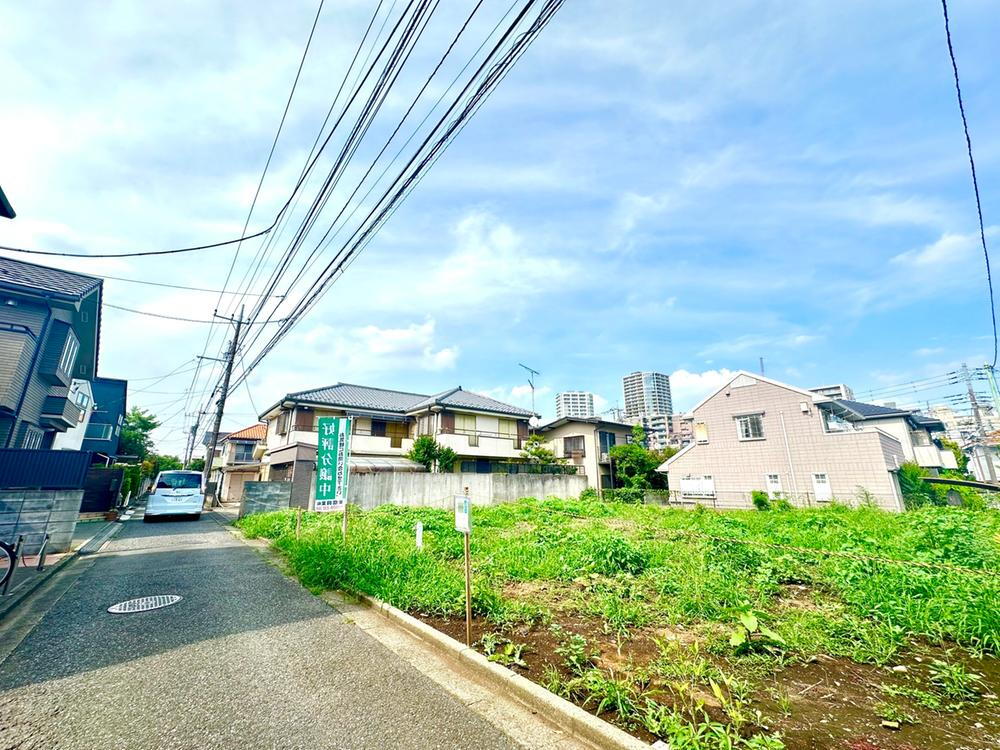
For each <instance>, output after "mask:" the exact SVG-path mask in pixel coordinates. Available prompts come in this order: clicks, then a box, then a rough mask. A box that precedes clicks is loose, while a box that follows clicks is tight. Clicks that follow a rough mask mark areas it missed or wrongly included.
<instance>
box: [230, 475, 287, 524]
mask: <svg viewBox="0 0 1000 750" xmlns="http://www.w3.org/2000/svg"><path fill="white" fill-rule="evenodd" d="M291 497H292V483H291V482H244V483H243V497H242V498H241V499H240V518H243V516H250V515H253V514H254V513H270V512H271V511H275V510H283V509H285V508H288V507H289V504H290V501H291Z"/></svg>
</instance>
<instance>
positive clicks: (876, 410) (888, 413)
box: [833, 398, 910, 419]
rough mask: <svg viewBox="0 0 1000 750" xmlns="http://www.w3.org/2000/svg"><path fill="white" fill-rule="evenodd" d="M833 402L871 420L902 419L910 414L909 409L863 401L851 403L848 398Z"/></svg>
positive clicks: (837, 399) (836, 399)
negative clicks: (874, 418)
mask: <svg viewBox="0 0 1000 750" xmlns="http://www.w3.org/2000/svg"><path fill="white" fill-rule="evenodd" d="M833 401H835V402H836V403H838V404H840V405H841V406H843V407H845V408H847V409H850V410H851V411H853V412H854V413H856V414H858V415H859V416H861V417H862V418H864V419H869V418H871V417H902V416H906V415H907V414H909V413H910V411H909V410H908V409H897V408H895V407H892V406H878V405H877V404H866V403H864V402H862V401H849V400H848V399H846V398H835V399H833Z"/></svg>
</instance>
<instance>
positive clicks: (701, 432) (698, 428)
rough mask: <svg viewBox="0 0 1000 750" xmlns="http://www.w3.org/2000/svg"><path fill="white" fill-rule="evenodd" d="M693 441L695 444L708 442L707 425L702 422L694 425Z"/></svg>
mask: <svg viewBox="0 0 1000 750" xmlns="http://www.w3.org/2000/svg"><path fill="white" fill-rule="evenodd" d="M694 441H695V442H696V443H707V442H708V425H707V424H705V423H704V422H695V423H694Z"/></svg>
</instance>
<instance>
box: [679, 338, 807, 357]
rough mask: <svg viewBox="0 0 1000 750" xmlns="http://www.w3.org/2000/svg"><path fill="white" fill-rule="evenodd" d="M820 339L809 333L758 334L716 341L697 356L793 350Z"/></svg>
mask: <svg viewBox="0 0 1000 750" xmlns="http://www.w3.org/2000/svg"><path fill="white" fill-rule="evenodd" d="M820 339H822V336H818V335H816V334H810V333H788V334H782V335H778V336H765V335H760V334H749V333H748V334H745V335H743V336H737V337H736V338H734V339H729V340H726V341H718V342H716V343H714V344H711V345H709V346H707V347H705V348H704V349H702V350H701V351H700V352H699V353H698V354H699V356H703V357H705V356H711V355H719V354H741V353H744V352H748V351H750V350H759V351H761V352H764V351H766V350H768V349H774V348H781V349H795V348H798V347H801V346H805V345H807V344H812V343H814V342H816V341H819V340H820Z"/></svg>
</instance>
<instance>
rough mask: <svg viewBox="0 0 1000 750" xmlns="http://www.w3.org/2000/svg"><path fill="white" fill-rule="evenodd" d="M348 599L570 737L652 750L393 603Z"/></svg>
mask: <svg viewBox="0 0 1000 750" xmlns="http://www.w3.org/2000/svg"><path fill="white" fill-rule="evenodd" d="M347 596H348V597H350V598H352V599H357V600H358V601H360V602H361V603H362V604H365V605H366V606H368V607H371V608H372V609H373V610H375V611H377V612H378V613H379V614H381V615H382V616H383V617H385V618H387V619H389V620H391V621H393V622H394V623H396V624H398V625H400V626H401V627H402V628H404V629H405V630H407V631H409V632H410V633H412V634H413V635H415V636H417V637H418V638H420V639H421V640H423V641H426V642H427V643H429V644H431V645H432V646H434V647H435V648H437V649H438V650H439V651H441V652H442V653H444V654H445V655H446V656H449V657H450V658H452V659H455V660H458V661H460V662H461V663H462V665H463V666H464V667H466V668H467V669H469V670H470V671H471V672H472V673H473V674H474V675H475V676H476V677H477V678H478V679H479V680H480V681H481V682H483V683H485V684H486V685H488V686H491V687H493V688H494V689H495V690H498V691H505V692H507V693H511V694H513V695H514V696H515V697H516V698H517V699H518V700H519V701H520V702H521V703H523V704H524V705H526V706H527V707H528V708H529V709H530V710H532V711H535V712H537V713H539V714H541V715H542V716H544V717H545V718H546V719H548V720H549V721H551V722H552V723H553V724H556V725H557V726H559V727H560V728H561V729H564V730H566V732H568V733H569V734H570V735H572V736H575V737H579V738H581V739H583V740H584V741H586V742H589V743H590V744H592V745H595V746H597V747H601V748H609V749H611V748H614V749H615V750H648V748H649V745H648V744H646V743H645V742H643V741H642V740H640V739H637V738H636V737H633V736H632V735H630V734H629V733H628V732H625V731H623V730H621V729H619V728H618V727H616V726H613V725H612V724H609V723H608V722H606V721H604V720H603V719H599V718H597V717H596V716H594V715H593V714H591V713H589V712H587V711H584V710H583V709H582V708H580V707H579V706H577V705H576V704H574V703H570V702H569V701H568V700H565V699H564V698H560V697H559V696H558V695H556V694H555V693H550V692H549V691H548V690H546V689H545V688H543V687H542V686H541V685H538V684H536V683H534V682H532V681H531V680H529V679H528V678H527V677H522V676H521V675H519V674H517V673H516V672H512V671H511V670H509V669H507V668H506V667H502V666H500V665H499V664H496V663H494V662H491V661H490V660H489V659H487V658H486V657H485V656H483V655H482V654H480V653H479V652H478V651H476V650H475V649H473V648H469V647H468V646H466V645H465V644H463V643H460V642H459V641H456V640H455V639H454V638H452V637H451V636H448V635H446V634H444V633H442V632H441V631H440V630H436V629H435V628H432V627H431V626H430V625H427V624H426V623H423V622H421V621H420V620H418V619H417V618H415V617H413V616H412V615H408V614H407V613H406V612H403V611H402V610H400V609H396V608H395V607H393V606H392V605H391V604H386V603H385V602H382V601H379V600H378V599H374V598H372V597H370V596H366V595H364V594H355V595H351V594H347Z"/></svg>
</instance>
